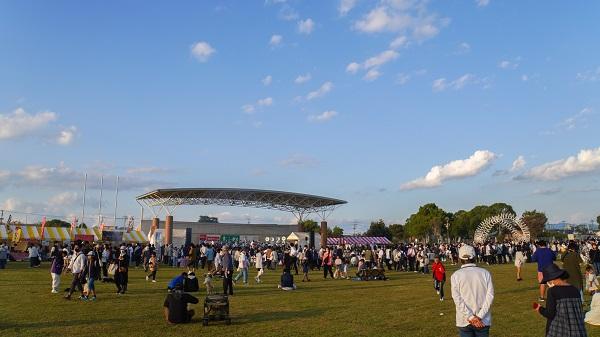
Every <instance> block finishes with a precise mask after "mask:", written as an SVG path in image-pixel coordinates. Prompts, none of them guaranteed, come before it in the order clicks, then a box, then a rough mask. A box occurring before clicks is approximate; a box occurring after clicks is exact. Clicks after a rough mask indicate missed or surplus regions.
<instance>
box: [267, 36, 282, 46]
mask: <svg viewBox="0 0 600 337" xmlns="http://www.w3.org/2000/svg"><path fill="white" fill-rule="evenodd" d="M281 42H283V36H281V35H277V34H275V35H272V36H271V40H269V45H271V46H273V47H275V46H279V45H280V44H281Z"/></svg>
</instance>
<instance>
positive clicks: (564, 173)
mask: <svg viewBox="0 0 600 337" xmlns="http://www.w3.org/2000/svg"><path fill="white" fill-rule="evenodd" d="M597 171H600V147H599V148H596V149H584V150H581V151H579V153H578V154H577V155H576V156H570V157H568V158H566V159H560V160H557V161H553V162H550V163H546V164H542V165H539V166H536V167H534V168H532V169H530V170H529V171H527V172H526V173H525V174H523V175H522V176H519V177H517V178H516V179H528V178H529V179H535V180H559V179H563V178H567V177H570V176H576V175H580V174H584V173H591V172H597Z"/></svg>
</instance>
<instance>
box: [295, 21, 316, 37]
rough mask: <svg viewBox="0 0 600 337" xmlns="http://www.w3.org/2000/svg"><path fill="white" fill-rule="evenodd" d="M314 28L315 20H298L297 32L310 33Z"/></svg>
mask: <svg viewBox="0 0 600 337" xmlns="http://www.w3.org/2000/svg"><path fill="white" fill-rule="evenodd" d="M314 29H315V22H314V21H313V20H312V19H311V18H308V19H306V20H300V21H298V32H299V33H301V34H307V35H308V34H310V33H312V32H313V30H314Z"/></svg>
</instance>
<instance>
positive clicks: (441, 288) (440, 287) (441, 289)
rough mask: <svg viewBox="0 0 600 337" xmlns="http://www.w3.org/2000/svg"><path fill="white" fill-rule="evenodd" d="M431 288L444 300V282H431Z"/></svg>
mask: <svg viewBox="0 0 600 337" xmlns="http://www.w3.org/2000/svg"><path fill="white" fill-rule="evenodd" d="M433 286H434V287H435V290H437V291H439V292H440V298H444V281H438V280H433Z"/></svg>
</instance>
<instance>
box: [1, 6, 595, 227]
mask: <svg viewBox="0 0 600 337" xmlns="http://www.w3.org/2000/svg"><path fill="white" fill-rule="evenodd" d="M599 10H600V4H597V3H593V2H586V3H569V4H564V3H558V2H544V3H543V6H541V3H540V2H538V1H520V2H518V3H516V2H501V1H495V0H489V1H485V0H478V1H439V0H438V1H433V0H432V1H422V0H380V1H366V0H356V1H352V0H344V1H337V0H336V1H307V0H306V1H300V0H288V1H284V0H268V1H266V2H265V1H202V2H197V1H189V2H187V1H182V2H178V3H177V4H172V3H154V4H147V3H144V2H141V1H131V2H127V3H123V2H117V1H113V2H105V3H102V4H100V3H82V2H75V1H56V2H52V3H50V2H39V1H19V2H2V3H0V149H1V150H2V154H3V158H4V159H3V160H2V162H1V164H0V206H1V208H2V209H8V210H12V211H21V212H29V213H38V214H51V215H71V214H80V212H81V205H80V204H81V196H82V191H81V185H82V179H83V178H82V176H83V173H84V172H87V173H88V175H89V177H90V183H89V186H88V187H89V193H88V195H87V197H88V208H87V209H86V213H87V214H88V215H91V216H93V215H94V214H97V205H98V202H99V191H98V189H97V185H98V178H99V176H101V175H103V176H105V187H106V189H105V193H104V197H103V205H104V209H105V212H103V213H104V215H105V216H107V217H109V218H112V214H111V213H112V212H114V210H113V198H114V191H113V189H114V180H115V177H116V176H117V175H119V176H121V179H122V186H121V187H122V191H121V193H120V199H119V202H120V207H119V211H118V214H119V216H123V215H134V216H136V217H138V216H139V215H138V214H139V206H138V205H137V204H136V203H135V201H134V197H135V196H136V195H138V194H141V193H143V192H144V191H147V190H149V189H151V188H156V187H247V188H265V189H277V190H289V191H296V192H303V193H311V194H319V195H325V196H332V197H337V198H341V199H345V200H348V201H349V204H348V205H346V206H344V207H342V208H340V209H339V210H338V211H336V212H335V213H334V214H333V215H332V216H331V218H330V222H331V223H334V224H343V225H348V224H351V223H352V222H355V221H356V222H358V223H367V222H368V221H370V220H372V219H376V218H384V219H386V220H387V221H389V222H402V221H403V220H404V219H406V218H407V217H408V216H409V215H410V214H411V213H413V212H414V211H416V209H417V208H418V206H419V205H421V204H423V203H426V202H435V203H437V204H438V205H439V206H441V207H443V208H445V209H447V210H449V211H456V210H458V209H471V208H472V207H473V206H475V205H478V204H486V203H492V202H497V201H502V202H508V203H510V204H512V205H513V206H514V207H515V209H517V210H518V211H523V210H529V209H538V210H542V211H545V212H546V213H547V214H548V216H549V218H550V220H551V221H554V222H557V221H561V220H567V221H573V222H582V221H588V220H589V219H591V218H595V217H596V216H597V215H598V214H600V208H598V203H597V200H598V197H599V196H600V142H599V141H598V139H600V138H599V137H598V136H597V130H598V127H599V126H600V115H599V113H600V95H599V93H600V58H599V57H598V56H599V55H600V43H599V42H600V41H599V40H598V39H599V38H598V36H600V28H599V27H600V26H599V25H598V23H597V15H595V13H598V11H599ZM15 214H17V213H15ZM146 214H148V213H146ZM200 214H210V215H215V216H219V217H220V218H221V220H222V221H240V222H245V221H247V219H250V220H251V221H256V222H260V221H268V222H282V223H285V222H289V221H291V217H290V216H289V215H287V214H282V213H279V212H264V211H258V210H252V209H237V208H232V209H223V208H205V209H198V208H185V207H184V208H181V209H179V210H178V211H177V213H176V218H179V219H195V218H196V217H197V215H200ZM16 217H17V218H18V217H19V216H18V215H16ZM91 221H92V220H88V222H91ZM347 228H349V226H348V227H347Z"/></svg>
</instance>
